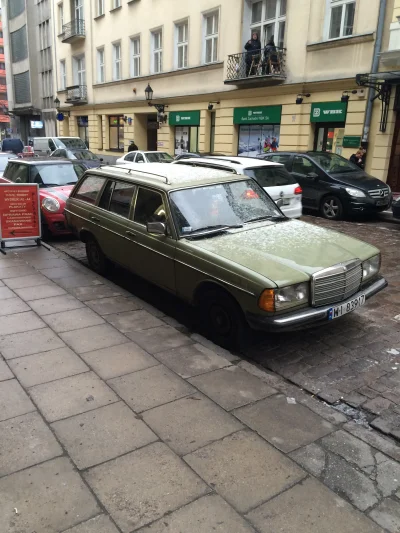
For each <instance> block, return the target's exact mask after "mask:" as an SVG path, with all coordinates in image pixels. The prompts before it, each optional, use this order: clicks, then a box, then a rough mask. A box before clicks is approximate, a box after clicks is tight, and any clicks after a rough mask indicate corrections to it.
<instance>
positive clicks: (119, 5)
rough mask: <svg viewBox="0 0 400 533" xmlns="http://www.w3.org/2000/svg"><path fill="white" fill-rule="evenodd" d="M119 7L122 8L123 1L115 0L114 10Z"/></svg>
mask: <svg viewBox="0 0 400 533" xmlns="http://www.w3.org/2000/svg"><path fill="white" fill-rule="evenodd" d="M117 7H121V0H113V3H112V8H113V9H117Z"/></svg>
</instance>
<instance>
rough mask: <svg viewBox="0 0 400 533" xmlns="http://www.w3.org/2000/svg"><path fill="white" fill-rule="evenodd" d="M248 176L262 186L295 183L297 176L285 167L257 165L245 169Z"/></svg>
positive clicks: (279, 185) (280, 185)
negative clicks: (294, 176)
mask: <svg viewBox="0 0 400 533" xmlns="http://www.w3.org/2000/svg"><path fill="white" fill-rule="evenodd" d="M244 173H245V174H246V176H249V178H254V179H255V180H256V182H257V183H258V184H259V185H261V187H282V186H284V185H294V184H295V183H296V180H295V178H293V176H292V175H291V174H289V172H288V171H287V170H286V168H285V167H278V166H276V167H273V166H265V167H255V168H246V169H245V170H244Z"/></svg>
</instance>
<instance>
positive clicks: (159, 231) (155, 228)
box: [147, 222, 167, 235]
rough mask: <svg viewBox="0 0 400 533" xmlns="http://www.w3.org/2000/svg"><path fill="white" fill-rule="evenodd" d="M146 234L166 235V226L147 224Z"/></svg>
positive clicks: (158, 223)
mask: <svg viewBox="0 0 400 533" xmlns="http://www.w3.org/2000/svg"><path fill="white" fill-rule="evenodd" d="M147 232H148V233H151V234H152V235H166V234H167V226H166V225H165V224H164V222H147Z"/></svg>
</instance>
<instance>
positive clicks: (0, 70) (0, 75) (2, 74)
mask: <svg viewBox="0 0 400 533" xmlns="http://www.w3.org/2000/svg"><path fill="white" fill-rule="evenodd" d="M5 77H6V71H5V69H3V68H0V78H5Z"/></svg>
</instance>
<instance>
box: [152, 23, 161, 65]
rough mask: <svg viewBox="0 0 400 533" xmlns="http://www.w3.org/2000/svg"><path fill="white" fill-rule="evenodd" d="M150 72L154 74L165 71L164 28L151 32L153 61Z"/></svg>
mask: <svg viewBox="0 0 400 533" xmlns="http://www.w3.org/2000/svg"><path fill="white" fill-rule="evenodd" d="M150 67H151V68H150V70H151V73H152V74H159V73H160V72H162V71H163V31H162V28H158V29H156V30H152V31H151V59H150Z"/></svg>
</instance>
